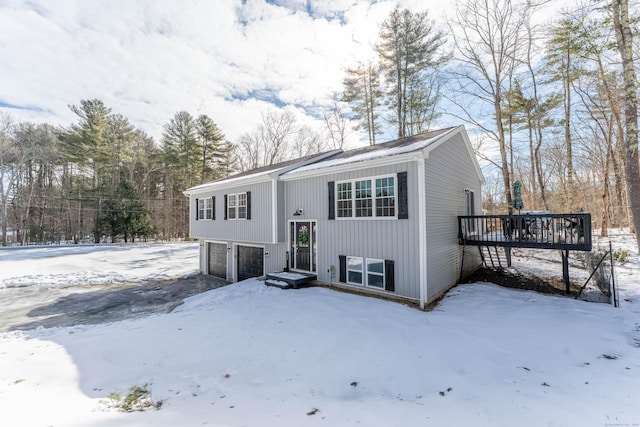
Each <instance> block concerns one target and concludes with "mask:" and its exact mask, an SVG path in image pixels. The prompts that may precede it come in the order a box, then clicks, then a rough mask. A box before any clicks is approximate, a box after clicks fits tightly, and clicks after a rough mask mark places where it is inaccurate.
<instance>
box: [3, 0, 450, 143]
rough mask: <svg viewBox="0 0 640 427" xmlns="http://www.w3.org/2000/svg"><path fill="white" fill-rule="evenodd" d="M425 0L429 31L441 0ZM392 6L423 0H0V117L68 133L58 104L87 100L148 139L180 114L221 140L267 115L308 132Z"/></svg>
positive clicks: (418, 6) (413, 5) (416, 6)
mask: <svg viewBox="0 0 640 427" xmlns="http://www.w3.org/2000/svg"><path fill="white" fill-rule="evenodd" d="M429 3H430V4H429V5H428V10H429V14H430V16H431V17H432V18H433V19H434V20H435V21H436V23H439V24H440V25H441V24H442V22H443V20H442V16H443V13H444V11H445V8H446V5H447V4H448V3H449V2H446V1H445V2H429ZM395 7H401V8H405V7H406V8H409V9H410V10H412V11H421V10H424V7H425V3H424V2H423V1H421V0H402V1H358V0H321V1H303V0H242V1H241V0H215V1H208V0H180V1H177V0H135V1H127V0H91V1H82V0H57V1H55V2H53V1H48V0H0V28H2V31H1V32H0V82H2V84H1V86H0V87H1V89H0V113H9V114H10V115H11V117H12V118H13V119H14V120H16V121H30V122H35V123H41V122H45V123H50V124H53V125H63V126H68V125H70V124H71V123H73V122H75V121H76V120H77V117H76V116H75V115H74V114H73V113H72V112H71V110H70V109H69V105H78V104H79V103H80V101H81V100H83V99H93V98H97V99H100V100H102V101H103V102H104V103H105V104H106V105H107V106H108V107H110V108H111V109H112V112H113V113H119V114H123V115H124V116H126V117H127V118H129V120H130V121H131V122H132V123H133V124H134V125H135V126H136V127H138V128H140V129H142V130H144V131H146V132H147V133H148V134H149V135H151V136H153V137H154V138H156V140H159V138H160V136H161V134H162V127H163V125H164V124H166V123H167V122H168V121H169V120H170V119H171V118H172V117H173V115H174V114H175V113H176V112H178V111H181V110H185V111H188V112H189V113H191V114H192V115H193V116H197V115H199V114H206V115H208V116H210V117H211V118H212V119H213V120H214V121H215V122H216V123H217V124H218V126H219V127H220V128H221V129H222V131H223V132H224V133H225V135H226V136H227V138H228V139H230V140H232V141H234V140H237V139H238V137H239V136H240V135H242V134H244V133H246V132H250V131H252V130H253V129H255V127H256V126H258V125H259V124H260V123H261V120H262V119H261V115H262V114H263V113H267V112H269V111H272V110H273V109H279V108H284V109H288V110H290V111H292V112H293V113H294V114H295V115H296V117H297V119H298V121H299V124H300V125H303V124H308V125H311V126H319V122H318V117H319V114H321V111H323V109H325V108H326V107H327V106H329V105H331V103H332V98H333V97H335V96H336V95H337V94H338V93H339V92H340V91H341V88H342V79H343V77H344V70H345V68H347V67H349V66H353V65H355V64H356V62H357V61H358V60H366V59H367V58H371V57H372V45H373V43H374V41H375V39H376V38H377V34H378V25H379V24H380V23H381V22H382V21H383V20H384V19H385V18H386V16H387V15H388V13H389V12H390V11H391V10H392V9H393V8H395ZM455 124H457V123H455ZM356 137H357V135H356V136H352V138H356ZM361 139H362V140H364V135H362V137H361Z"/></svg>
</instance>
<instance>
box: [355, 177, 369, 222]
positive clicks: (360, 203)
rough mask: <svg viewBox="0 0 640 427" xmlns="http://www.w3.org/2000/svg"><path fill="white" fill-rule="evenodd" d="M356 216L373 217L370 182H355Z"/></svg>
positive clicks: (367, 180)
mask: <svg viewBox="0 0 640 427" xmlns="http://www.w3.org/2000/svg"><path fill="white" fill-rule="evenodd" d="M355 184H356V194H355V197H356V199H355V201H356V216H357V217H366V216H373V200H372V198H371V180H370V179H366V180H364V181H356V182H355Z"/></svg>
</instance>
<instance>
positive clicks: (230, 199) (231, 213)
mask: <svg viewBox="0 0 640 427" xmlns="http://www.w3.org/2000/svg"><path fill="white" fill-rule="evenodd" d="M227 218H228V219H236V195H235V194H229V195H228V196H227Z"/></svg>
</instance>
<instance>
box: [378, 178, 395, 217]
mask: <svg viewBox="0 0 640 427" xmlns="http://www.w3.org/2000/svg"><path fill="white" fill-rule="evenodd" d="M394 181H395V179H394V178H393V177H392V176H388V177H385V178H376V216H396V191H395V182H394Z"/></svg>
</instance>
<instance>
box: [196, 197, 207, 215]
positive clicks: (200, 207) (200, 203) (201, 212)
mask: <svg viewBox="0 0 640 427" xmlns="http://www.w3.org/2000/svg"><path fill="white" fill-rule="evenodd" d="M204 201H205V199H198V206H196V208H197V209H198V220H201V219H204V215H205V212H204Z"/></svg>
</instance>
